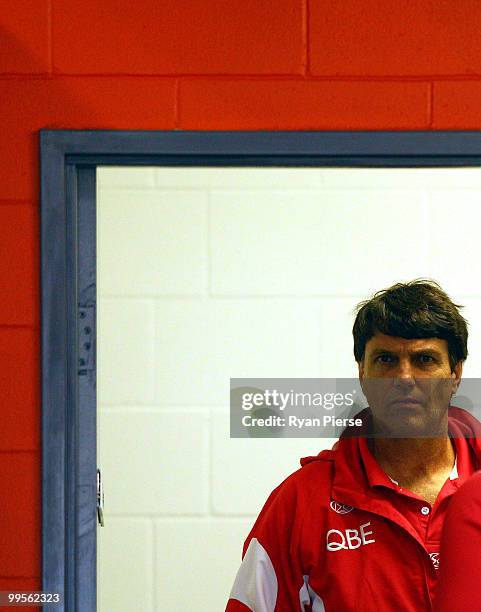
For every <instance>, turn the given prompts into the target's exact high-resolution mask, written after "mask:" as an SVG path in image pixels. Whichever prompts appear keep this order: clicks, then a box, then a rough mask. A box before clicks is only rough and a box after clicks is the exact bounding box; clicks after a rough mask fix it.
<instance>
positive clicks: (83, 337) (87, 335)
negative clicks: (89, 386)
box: [78, 306, 95, 376]
mask: <svg viewBox="0 0 481 612" xmlns="http://www.w3.org/2000/svg"><path fill="white" fill-rule="evenodd" d="M78 323H79V329H78V347H79V349H78V356H79V360H78V373H79V375H80V376H84V375H86V374H87V372H92V371H93V370H94V369H95V359H94V339H95V306H80V308H79V318H78Z"/></svg>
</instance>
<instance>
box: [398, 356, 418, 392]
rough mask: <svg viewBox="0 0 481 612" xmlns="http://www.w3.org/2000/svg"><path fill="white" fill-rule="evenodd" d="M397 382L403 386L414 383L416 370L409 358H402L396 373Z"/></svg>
mask: <svg viewBox="0 0 481 612" xmlns="http://www.w3.org/2000/svg"><path fill="white" fill-rule="evenodd" d="M395 378H396V383H397V384H398V385H402V386H413V385H414V370H413V367H412V364H411V362H410V361H409V360H400V361H399V365H398V368H397V372H396V375H395Z"/></svg>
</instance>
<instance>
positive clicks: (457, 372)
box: [452, 359, 464, 395]
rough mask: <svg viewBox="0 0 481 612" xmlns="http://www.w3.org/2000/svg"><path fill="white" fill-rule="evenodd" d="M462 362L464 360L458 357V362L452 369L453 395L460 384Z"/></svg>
mask: <svg viewBox="0 0 481 612" xmlns="http://www.w3.org/2000/svg"><path fill="white" fill-rule="evenodd" d="M463 364H464V361H463V360H462V359H460V360H459V361H458V363H457V364H456V365H455V366H454V369H453V371H452V378H453V395H454V394H455V393H457V391H458V388H459V385H460V384H461V376H462V374H463Z"/></svg>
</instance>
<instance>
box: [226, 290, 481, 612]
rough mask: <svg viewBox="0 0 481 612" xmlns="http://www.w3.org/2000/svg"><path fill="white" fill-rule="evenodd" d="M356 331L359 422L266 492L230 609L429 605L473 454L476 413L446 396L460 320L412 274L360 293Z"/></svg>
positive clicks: (463, 340) (479, 459)
mask: <svg viewBox="0 0 481 612" xmlns="http://www.w3.org/2000/svg"><path fill="white" fill-rule="evenodd" d="M353 336H354V356H355V359H356V361H357V364H358V369H359V378H360V381H361V386H362V388H363V391H364V394H365V395H366V398H367V400H368V402H369V408H367V409H365V410H364V411H362V412H361V413H360V416H361V417H362V421H363V427H362V433H361V435H359V432H358V431H353V430H352V428H351V429H347V430H345V431H344V432H343V434H342V435H341V437H340V439H339V441H338V442H337V443H336V444H335V445H334V447H333V448H332V449H331V450H326V451H322V452H321V453H320V454H319V455H318V456H317V457H308V458H305V459H303V460H301V465H302V467H301V469H299V470H298V471H297V472H295V473H294V474H292V475H291V476H290V477H289V478H287V479H286V480H285V481H284V482H283V483H282V484H281V485H280V486H278V487H277V488H276V489H275V490H274V491H273V492H272V494H271V495H270V497H269V498H268V500H267V502H266V504H265V506H264V508H263V509H262V511H261V513H260V515H259V517H258V519H257V521H256V523H255V525H254V527H253V528H252V531H251V532H250V534H249V536H248V538H247V540H246V542H245V545H244V554H243V561H242V564H241V567H240V569H239V572H238V574H237V577H236V580H235V583H234V586H233V588H232V592H231V595H230V599H229V602H228V604H227V611H228V612H246V611H248V610H252V611H253V612H274V611H275V612H291V611H296V610H301V611H304V612H305V611H311V612H320V611H323V610H325V611H327V612H331V611H334V612H348V611H349V612H350V611H354V610H355V611H356V612H357V611H365V612H373V611H378V610H379V611H381V612H390V611H394V610H395V611H396V612H398V611H399V610H402V611H403V612H421V611H423V612H425V611H428V610H431V609H432V604H431V601H432V597H433V593H434V587H435V583H436V572H437V570H438V566H439V562H440V559H439V542H440V537H441V529H442V525H443V520H444V516H445V512H446V509H447V507H448V505H449V501H450V498H451V496H452V495H453V493H454V492H455V491H456V490H457V488H458V487H459V486H460V484H461V483H462V482H464V481H465V480H466V479H467V478H468V477H469V476H470V475H471V474H472V473H473V472H474V471H475V470H476V469H477V468H478V466H479V465H481V443H478V441H477V440H476V435H481V429H479V427H480V424H479V423H478V422H477V421H476V420H475V419H474V418H473V417H471V416H470V415H469V414H468V413H467V412H466V411H464V410H462V409H460V408H453V407H450V399H451V396H452V395H453V394H454V393H455V392H456V389H457V387H458V385H459V383H460V381H461V375H462V367H463V363H464V361H465V359H466V357H467V336H468V333H467V326H466V321H465V320H464V318H463V317H462V316H461V314H460V312H459V306H457V305H455V304H453V302H452V301H451V300H450V298H449V297H448V296H447V295H446V293H444V291H442V289H441V288H440V287H439V285H437V284H436V283H434V282H432V281H422V280H416V281H413V282H410V283H406V284H401V283H398V284H396V285H394V286H392V287H390V288H389V289H386V290H383V291H380V292H378V293H376V294H375V295H374V296H373V298H372V299H370V300H367V301H366V302H363V303H361V304H360V305H359V308H358V312H357V316H356V319H355V323H354V327H353ZM448 416H449V418H448Z"/></svg>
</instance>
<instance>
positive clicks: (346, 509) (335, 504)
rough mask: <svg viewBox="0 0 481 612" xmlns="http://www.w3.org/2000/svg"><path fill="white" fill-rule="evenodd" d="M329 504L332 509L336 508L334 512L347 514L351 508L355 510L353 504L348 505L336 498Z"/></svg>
mask: <svg viewBox="0 0 481 612" xmlns="http://www.w3.org/2000/svg"><path fill="white" fill-rule="evenodd" d="M329 505H330V506H331V510H334V512H337V513H338V514H347V513H348V512H351V510H354V508H353V507H352V506H347V505H346V504H341V503H340V502H337V501H334V500H333V501H331V503H330V504H329Z"/></svg>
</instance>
